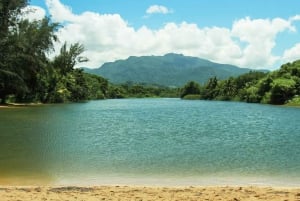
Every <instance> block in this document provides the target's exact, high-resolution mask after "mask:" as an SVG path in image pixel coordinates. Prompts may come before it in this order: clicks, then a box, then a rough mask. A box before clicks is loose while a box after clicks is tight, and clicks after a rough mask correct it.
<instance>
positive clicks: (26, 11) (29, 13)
mask: <svg viewBox="0 0 300 201" xmlns="http://www.w3.org/2000/svg"><path fill="white" fill-rule="evenodd" d="M22 13H23V17H24V18H26V19H28V20H29V21H34V20H41V19H43V18H44V17H45V16H46V11H45V10H44V9H43V8H41V7H38V6H27V7H25V8H23V9H22Z"/></svg>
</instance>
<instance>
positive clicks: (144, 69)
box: [84, 53, 250, 86]
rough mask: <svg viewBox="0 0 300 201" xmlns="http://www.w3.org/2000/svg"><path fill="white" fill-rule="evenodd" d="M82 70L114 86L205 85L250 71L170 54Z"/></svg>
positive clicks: (138, 58) (121, 61)
mask: <svg viewBox="0 0 300 201" xmlns="http://www.w3.org/2000/svg"><path fill="white" fill-rule="evenodd" d="M84 70H85V71H86V72H88V73H92V74H96V75H101V76H103V77H105V78H107V79H108V80H109V81H110V82H112V83H116V84H119V83H125V82H128V81H130V82H134V83H145V84H158V85H164V86H183V85H184V84H186V83H187V82H188V81H190V80H193V81H196V82H199V83H205V82H206V81H207V80H208V79H209V78H211V77H214V76H216V77H217V78H218V79H226V78H228V77H230V76H238V75H241V74H244V73H247V72H249V71H250V69H246V68H239V67H237V66H233V65H228V64H218V63H214V62H211V61H208V60H205V59H200V58H196V57H189V56H184V55H181V54H173V53H170V54H166V55H164V56H142V57H134V56H132V57H129V58H128V59H126V60H118V61H115V62H110V63H105V64H103V65H102V66H101V67H100V68H98V69H88V68H84Z"/></svg>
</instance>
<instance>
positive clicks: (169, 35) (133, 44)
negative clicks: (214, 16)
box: [47, 0, 300, 68]
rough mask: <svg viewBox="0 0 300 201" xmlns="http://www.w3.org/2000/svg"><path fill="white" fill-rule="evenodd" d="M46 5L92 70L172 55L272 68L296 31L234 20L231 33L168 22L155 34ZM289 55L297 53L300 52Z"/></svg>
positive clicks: (285, 25) (277, 21)
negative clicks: (284, 37)
mask: <svg viewBox="0 0 300 201" xmlns="http://www.w3.org/2000/svg"><path fill="white" fill-rule="evenodd" d="M47 5H48V7H49V12H50V14H51V16H52V17H53V19H54V20H55V21H57V22H61V23H64V27H62V28H61V29H60V30H59V33H58V36H59V39H60V41H61V42H64V41H67V42H68V43H75V42H80V43H82V44H83V45H84V46H85V48H86V49H87V51H86V52H85V53H84V54H85V56H87V57H88V58H89V59H90V61H89V62H88V63H86V64H84V65H85V66H89V67H99V66H101V65H102V64H103V63H105V62H110V61H115V60H118V59H126V58H127V57H129V56H142V55H164V54H166V53H170V52H174V53H182V54H185V55H188V56H196V57H201V58H205V59H209V60H212V61H215V62H219V63H230V64H234V65H238V66H241V67H250V68H273V65H274V64H276V62H278V61H281V56H277V55H274V54H273V53H272V50H273V49H274V47H275V46H276V37H277V35H278V34H279V33H281V32H284V31H295V30H296V29H295V27H294V26H293V24H292V21H293V20H291V19H287V20H286V19H282V18H274V19H251V18H249V17H247V18H243V19H239V20H237V21H235V22H234V23H233V25H232V28H222V27H204V28H202V27H199V26H198V25H196V24H192V23H187V22H182V23H180V24H175V23H167V24H165V25H164V26H163V27H161V28H160V29H157V30H152V29H150V28H148V27H146V26H142V27H140V28H139V29H135V28H133V27H131V26H130V25H129V24H128V23H127V22H126V21H125V20H124V19H123V18H122V17H121V16H120V15H118V14H99V13H94V12H84V13H82V14H79V15H75V14H73V13H72V10H71V9H70V8H68V7H67V6H65V5H63V4H61V3H60V1H59V0H47ZM295 19H296V17H295V18H294V20H295ZM299 46H300V45H299ZM290 51H291V52H293V54H296V52H297V51H298V49H295V50H290ZM288 55H292V53H289V52H286V53H285V57H286V58H287V57H288ZM290 57H291V56H290Z"/></svg>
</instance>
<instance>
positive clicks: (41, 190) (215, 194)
mask: <svg viewBox="0 0 300 201" xmlns="http://www.w3.org/2000/svg"><path fill="white" fill-rule="evenodd" d="M0 198H1V201H20V200H22V201H29V200H30V201H31V200H35V201H39V200H41V201H47V200H49V201H61V200H64V201H69V200H80V201H99V200H137V201H141V200H178V201H179V200H180V201H185V200H207V201H210V200H211V201H212V200H226V201H239V200H241V201H242V200H243V201H247V200H251V201H256V200H264V201H269V200H270V201H293V200H294V201H300V188H271V187H251V186H249V187H176V188H175V187H135V186H99V187H76V186H69V187H16V186H15V187H6V186H2V187H0Z"/></svg>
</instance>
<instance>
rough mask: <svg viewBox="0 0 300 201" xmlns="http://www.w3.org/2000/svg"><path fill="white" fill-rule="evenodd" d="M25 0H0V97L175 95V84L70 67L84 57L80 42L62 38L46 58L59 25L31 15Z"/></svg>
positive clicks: (76, 98)
mask: <svg viewBox="0 0 300 201" xmlns="http://www.w3.org/2000/svg"><path fill="white" fill-rule="evenodd" d="M27 5H28V1H27V0H13V1H12V0H0V102H1V103H2V104H5V103H8V102H22V103H24V102H41V103H62V102H69V101H72V102H77V101H82V100H89V99H103V98H124V97H136V96H137V97H152V96H176V95H177V96H179V93H178V90H176V89H169V88H165V87H157V86H145V85H142V84H128V83H127V84H123V85H112V84H110V83H109V82H108V80H107V79H105V78H103V77H100V76H96V75H91V74H88V73H85V72H83V70H81V69H74V66H75V65H76V64H78V63H82V62H85V61H87V58H84V57H82V56H80V55H81V54H82V53H83V52H84V47H83V46H82V45H81V44H79V43H75V44H66V43H64V44H63V45H62V47H61V49H60V54H59V55H57V56H56V57H54V58H53V59H51V60H50V59H49V58H48V55H49V53H51V52H53V51H54V43H55V42H56V41H57V40H58V38H57V36H56V32H57V30H58V28H59V27H60V26H61V25H59V24H56V23H52V22H51V19H50V18H48V17H45V18H44V19H42V20H39V21H33V22H32V21H29V20H27V19H25V18H24V17H23V15H24V13H22V8H24V7H25V6H27Z"/></svg>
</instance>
